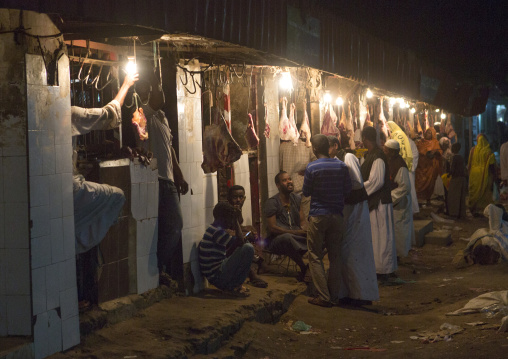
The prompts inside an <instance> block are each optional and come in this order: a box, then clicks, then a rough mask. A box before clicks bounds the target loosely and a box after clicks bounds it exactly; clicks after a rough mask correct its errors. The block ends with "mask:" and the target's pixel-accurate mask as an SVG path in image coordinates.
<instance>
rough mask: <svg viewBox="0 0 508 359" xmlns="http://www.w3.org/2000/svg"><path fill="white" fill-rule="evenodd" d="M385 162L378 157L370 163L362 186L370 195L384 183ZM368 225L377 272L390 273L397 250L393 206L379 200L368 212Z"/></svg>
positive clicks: (394, 268) (393, 268)
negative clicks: (375, 206)
mask: <svg viewBox="0 0 508 359" xmlns="http://www.w3.org/2000/svg"><path fill="white" fill-rule="evenodd" d="M385 171H386V168H385V163H384V162H383V160H382V159H380V158H378V159H377V160H375V161H374V163H373V164H372V168H371V170H370V174H369V179H368V180H367V181H365V183H364V186H365V190H366V191H367V194H368V195H370V194H372V193H374V192H376V191H377V190H379V189H380V188H381V187H383V185H384V178H385ZM369 216H370V227H371V229H372V248H373V249H374V261H375V263H376V272H377V273H378V274H390V273H393V272H394V271H396V270H397V252H396V248H395V235H394V232H393V226H394V224H393V206H392V204H391V203H388V204H383V203H381V201H379V205H378V207H377V208H376V209H374V210H372V211H370V212H369Z"/></svg>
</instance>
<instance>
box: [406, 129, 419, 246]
mask: <svg viewBox="0 0 508 359" xmlns="http://www.w3.org/2000/svg"><path fill="white" fill-rule="evenodd" d="M407 139H408V141H409V144H410V145H411V152H412V153H413V164H412V166H411V168H409V180H410V181H411V206H412V207H413V214H416V213H420V206H419V205H418V197H416V188H415V171H416V166H418V158H419V156H420V154H419V153H418V147H416V143H415V141H413V140H412V139H411V137H409V136H408V137H407ZM413 244H416V243H413Z"/></svg>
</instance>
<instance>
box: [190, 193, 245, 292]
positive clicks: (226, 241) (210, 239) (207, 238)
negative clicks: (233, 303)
mask: <svg viewBox="0 0 508 359" xmlns="http://www.w3.org/2000/svg"><path fill="white" fill-rule="evenodd" d="M238 215H239V213H238V210H237V209H235V208H234V207H233V206H232V205H231V204H229V203H227V202H219V203H217V204H216V205H215V207H214V209H213V217H214V222H213V223H212V224H211V225H210V226H209V227H208V228H207V229H206V232H205V234H204V236H203V239H202V240H201V242H200V243H199V266H200V268H201V273H202V274H203V275H204V276H205V277H206V278H207V279H208V281H209V282H210V283H211V284H213V285H214V286H216V287H217V288H219V289H222V290H224V291H228V292H231V293H232V294H235V295H239V296H247V295H248V294H247V293H246V290H245V288H243V287H242V283H243V282H244V281H245V279H246V278H247V275H248V274H249V270H250V266H251V263H252V259H253V257H254V247H253V246H252V244H250V243H244V240H243V237H242V229H241V227H240V224H239V223H238ZM227 229H232V230H234V231H235V236H231V235H230V234H229V233H228V232H227V231H226V230H227Z"/></svg>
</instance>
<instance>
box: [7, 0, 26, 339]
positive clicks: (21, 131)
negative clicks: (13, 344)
mask: <svg viewBox="0 0 508 359" xmlns="http://www.w3.org/2000/svg"><path fill="white" fill-rule="evenodd" d="M11 15H12V16H14V15H16V14H12V13H11V11H9V10H6V9H1V10H0V22H1V23H2V28H3V29H4V30H8V29H9V28H11V29H14V28H16V26H18V24H17V21H14V20H12V21H13V24H12V25H11V24H10V23H9V22H10V21H11ZM14 22H15V23H14ZM24 66H25V58H24V51H23V49H22V48H21V47H20V46H16V43H15V42H14V40H13V37H12V36H7V37H5V36H2V37H1V38H0V108H1V109H2V111H0V128H1V130H0V336H7V335H31V333H32V326H31V304H30V257H29V233H28V226H29V217H28V215H29V214H28V213H29V209H28V203H29V200H28V179H27V150H26V144H27V137H26V79H25V76H24Z"/></svg>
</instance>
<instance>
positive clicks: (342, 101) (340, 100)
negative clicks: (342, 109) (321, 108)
mask: <svg viewBox="0 0 508 359" xmlns="http://www.w3.org/2000/svg"><path fill="white" fill-rule="evenodd" d="M335 103H336V104H337V106H342V105H343V104H344V100H343V99H342V97H340V96H339V97H337V100H336V101H335Z"/></svg>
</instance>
